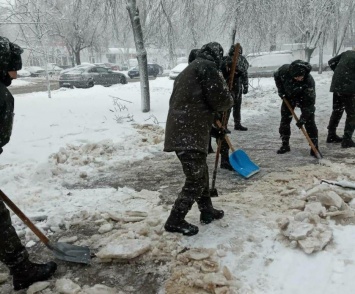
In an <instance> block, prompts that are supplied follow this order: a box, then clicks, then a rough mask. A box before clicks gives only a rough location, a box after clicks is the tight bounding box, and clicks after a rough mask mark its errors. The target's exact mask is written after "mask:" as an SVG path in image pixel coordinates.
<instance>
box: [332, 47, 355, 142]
mask: <svg viewBox="0 0 355 294" xmlns="http://www.w3.org/2000/svg"><path fill="white" fill-rule="evenodd" d="M328 64H329V66H330V68H331V69H332V70H333V71H334V75H333V79H332V84H331V86H330V92H333V112H332V115H331V117H330V120H329V125H328V137H327V143H332V142H336V143H337V142H341V147H343V148H349V147H355V142H354V141H353V140H352V136H353V134H354V130H355V51H354V50H349V51H346V52H343V53H341V54H340V55H338V56H335V57H334V58H332V59H330V60H329V62H328ZM344 109H345V112H346V121H345V128H344V135H343V138H340V137H338V136H337V134H336V128H337V127H338V124H339V121H340V119H341V117H342V115H343V112H344Z"/></svg>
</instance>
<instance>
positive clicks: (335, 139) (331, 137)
mask: <svg viewBox="0 0 355 294" xmlns="http://www.w3.org/2000/svg"><path fill="white" fill-rule="evenodd" d="M341 141H343V138H342V137H339V136H338V135H337V134H336V132H328V137H327V143H341Z"/></svg>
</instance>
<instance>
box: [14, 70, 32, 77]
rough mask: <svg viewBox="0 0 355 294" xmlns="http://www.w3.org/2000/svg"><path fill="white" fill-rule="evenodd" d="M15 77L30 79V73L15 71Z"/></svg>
mask: <svg viewBox="0 0 355 294" xmlns="http://www.w3.org/2000/svg"><path fill="white" fill-rule="evenodd" d="M17 76H18V77H19V78H25V77H30V76H31V73H30V72H29V71H28V70H25V69H20V70H18V71H17Z"/></svg>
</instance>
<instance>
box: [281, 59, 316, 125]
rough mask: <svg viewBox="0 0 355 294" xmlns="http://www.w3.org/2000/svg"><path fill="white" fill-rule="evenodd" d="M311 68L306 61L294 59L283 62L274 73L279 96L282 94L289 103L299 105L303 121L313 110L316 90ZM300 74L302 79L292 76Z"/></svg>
mask: <svg viewBox="0 0 355 294" xmlns="http://www.w3.org/2000/svg"><path fill="white" fill-rule="evenodd" d="M311 69H312V66H311V65H310V64H309V63H308V62H305V61H302V60H295V61H294V62H292V63H291V64H284V65H283V66H281V67H280V68H279V69H278V70H277V71H276V72H275V73H274V79H275V83H276V86H277V89H278V93H279V96H280V97H283V96H284V97H285V98H286V99H287V100H288V101H289V102H290V103H291V104H293V105H295V106H298V107H300V108H301V111H302V115H301V117H300V119H302V120H304V121H306V120H308V118H309V117H310V115H311V114H312V113H314V112H315V103H316V90H315V83H314V79H313V77H312V76H311V74H310V71H311ZM300 75H303V76H304V79H303V81H300V82H299V81H296V80H294V77H297V76H300Z"/></svg>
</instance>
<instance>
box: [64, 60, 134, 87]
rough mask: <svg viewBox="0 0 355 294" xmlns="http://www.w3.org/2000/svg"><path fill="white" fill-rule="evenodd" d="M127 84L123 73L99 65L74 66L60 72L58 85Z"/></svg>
mask: <svg viewBox="0 0 355 294" xmlns="http://www.w3.org/2000/svg"><path fill="white" fill-rule="evenodd" d="M114 84H127V78H126V76H125V75H124V74H121V73H118V72H112V70H110V69H107V68H104V67H100V66H95V65H93V66H87V67H80V68H74V69H72V70H69V71H66V72H64V73H62V74H61V75H60V77H59V87H70V88H72V87H76V88H90V87H93V86H94V85H103V86H111V85H114Z"/></svg>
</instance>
